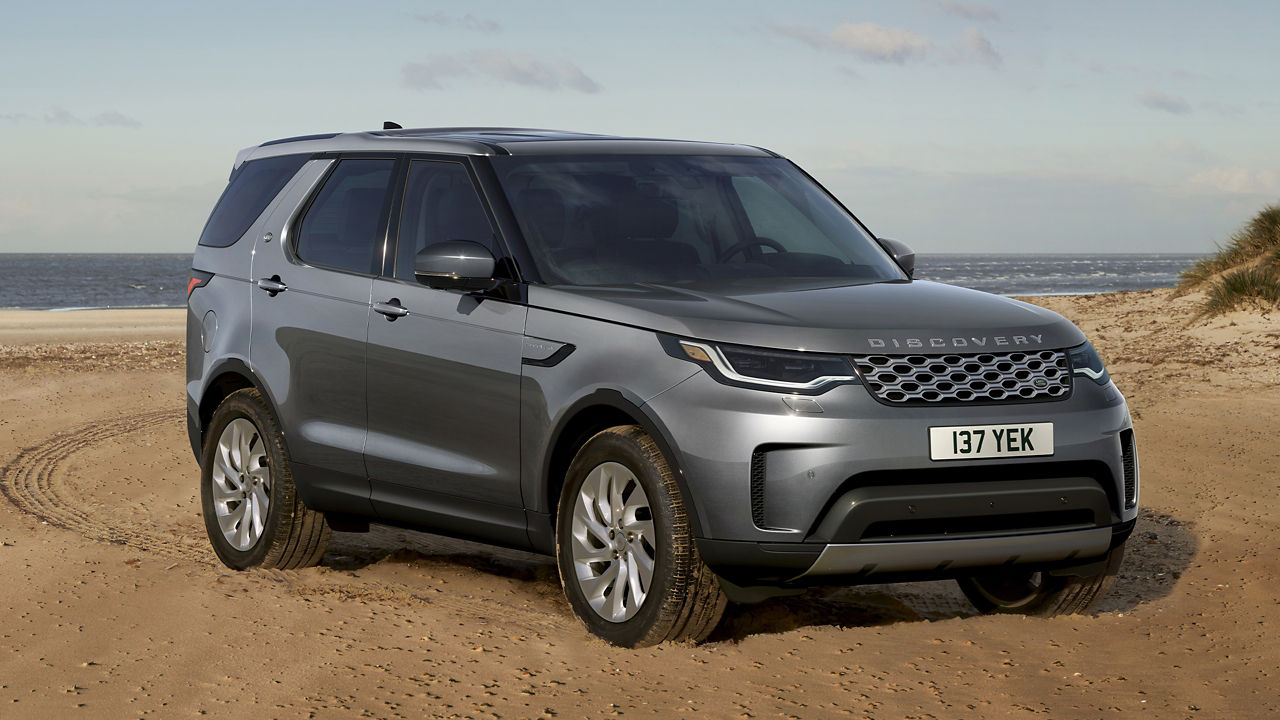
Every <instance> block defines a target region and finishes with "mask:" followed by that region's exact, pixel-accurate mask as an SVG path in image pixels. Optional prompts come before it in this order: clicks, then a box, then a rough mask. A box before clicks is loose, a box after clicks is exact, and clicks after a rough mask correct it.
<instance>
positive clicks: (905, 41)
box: [769, 23, 1004, 68]
mask: <svg viewBox="0 0 1280 720" xmlns="http://www.w3.org/2000/svg"><path fill="white" fill-rule="evenodd" d="M769 30H770V31H771V32H773V33H774V34H775V35H779V36H781V37H786V38H790V39H792V40H798V41H800V42H802V43H804V44H805V45H808V46H809V47H812V48H814V49H817V50H823V51H830V52H841V53H848V54H851V55H855V56H857V57H858V58H861V59H863V60H866V61H869V62H877V63H890V64H894V65H906V64H907V63H911V62H919V61H926V60H930V59H932V60H934V61H937V62H943V63H947V64H951V65H962V64H979V65H986V66H988V67H991V68H998V67H1000V66H1001V65H1002V64H1003V63H1004V60H1003V58H1001V57H1000V53H999V52H998V51H997V50H996V49H995V46H993V45H992V44H991V41H990V40H989V39H987V36H986V35H984V34H983V32H982V31H981V30H979V29H978V28H969V29H968V30H966V31H965V34H964V38H963V39H962V40H961V41H960V42H958V43H956V44H955V45H954V46H951V47H950V48H941V49H940V48H938V47H937V46H935V44H934V43H933V41H931V40H929V38H926V37H924V36H923V35H918V34H916V33H914V32H911V31H910V30H903V29H902V28H892V27H884V26H882V25H876V24H874V23H844V24H843V25H840V26H838V27H836V28H835V29H834V30H832V31H831V32H822V31H820V30H815V29H813V28H809V27H801V26H796V25H771V26H770V27H769Z"/></svg>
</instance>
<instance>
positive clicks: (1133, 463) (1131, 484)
mask: <svg viewBox="0 0 1280 720" xmlns="http://www.w3.org/2000/svg"><path fill="white" fill-rule="evenodd" d="M1120 460H1121V462H1123V463H1124V509H1125V510H1128V509H1130V508H1132V507H1133V506H1134V505H1136V504H1138V456H1137V453H1136V451H1135V450H1134V447H1133V430H1132V429H1129V430H1121V431H1120Z"/></svg>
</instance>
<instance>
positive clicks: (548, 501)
mask: <svg viewBox="0 0 1280 720" xmlns="http://www.w3.org/2000/svg"><path fill="white" fill-rule="evenodd" d="M615 425H639V426H640V428H641V429H643V430H644V431H645V433H647V434H648V435H649V437H651V438H653V441H654V442H655V443H657V445H658V449H659V450H661V451H662V456H663V457H664V458H665V459H666V461H667V464H668V465H670V466H671V472H672V474H673V475H675V478H676V484H677V485H678V486H679V487H680V493H681V495H682V496H683V497H684V501H685V505H686V507H687V508H688V510H689V511H690V512H689V524H690V530H692V532H693V534H694V535H695V536H700V535H701V534H702V533H701V528H702V523H701V520H700V509H699V508H698V506H697V503H696V501H695V500H694V498H693V496H692V495H691V493H690V492H689V487H688V482H687V479H686V478H685V475H684V470H683V468H682V463H681V459H680V455H679V454H678V452H677V451H676V445H675V443H674V442H672V440H671V435H670V433H669V432H668V430H667V428H666V426H665V425H664V424H663V423H662V421H661V420H659V419H658V418H657V416H655V415H654V414H653V413H652V412H651V411H650V410H649V409H648V408H647V407H645V406H644V405H643V404H639V403H636V402H633V401H632V400H630V399H629V398H627V397H626V396H625V395H623V394H622V393H621V392H619V391H617V390H608V389H602V390H596V391H595V392H593V393H590V394H589V395H586V396H584V397H582V398H579V399H578V401H577V402H575V403H573V405H571V406H570V407H569V409H568V410H567V411H565V412H564V414H563V415H562V417H561V420H560V422H559V423H558V424H557V425H556V427H555V429H554V430H553V431H552V433H551V441H550V442H549V443H548V445H547V447H548V450H547V451H546V453H545V454H544V456H543V460H542V466H541V469H540V473H539V477H540V479H541V488H540V492H539V495H538V498H539V499H540V501H541V502H543V503H545V505H544V506H543V507H544V508H545V510H546V512H547V516H548V518H549V519H550V520H551V526H552V527H553V528H554V526H555V514H556V510H557V508H558V507H559V501H560V491H561V489H562V488H563V487H564V476H565V473H566V471H568V469H569V464H570V463H571V462H573V458H574V456H575V455H577V453H578V450H579V449H580V448H581V447H582V446H583V444H585V443H586V441H587V440H589V439H590V438H591V437H592V436H593V435H595V434H596V433H598V432H600V431H601V430H604V429H606V428H610V427H614V426H615ZM539 509H541V508H539ZM553 542H554V541H553ZM548 550H552V551H553V550H554V547H552V548H548Z"/></svg>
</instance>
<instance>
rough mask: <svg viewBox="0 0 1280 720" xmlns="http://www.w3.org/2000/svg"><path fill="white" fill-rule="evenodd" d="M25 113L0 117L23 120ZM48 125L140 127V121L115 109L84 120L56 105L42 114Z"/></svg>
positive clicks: (25, 116)
mask: <svg viewBox="0 0 1280 720" xmlns="http://www.w3.org/2000/svg"><path fill="white" fill-rule="evenodd" d="M27 117H28V116H27V115H26V114H25V113H15V114H13V115H9V116H0V119H6V120H25V119H27ZM42 119H43V120H44V121H45V122H46V123H48V124H50V125H97V126H98V127H123V128H140V127H142V123H141V122H139V121H138V120H137V119H135V118H131V117H129V116H128V115H125V114H123V113H119V112H116V111H115V110H106V111H104V112H100V113H98V114H97V115H94V116H93V117H91V118H89V119H88V120H85V119H83V118H81V117H80V116H79V115H76V114H75V113H73V112H71V111H70V110H67V109H66V108H61V107H56V108H54V109H53V110H51V111H49V112H47V113H45V114H44V117H43V118H42Z"/></svg>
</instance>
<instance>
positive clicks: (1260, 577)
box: [0, 291, 1280, 719]
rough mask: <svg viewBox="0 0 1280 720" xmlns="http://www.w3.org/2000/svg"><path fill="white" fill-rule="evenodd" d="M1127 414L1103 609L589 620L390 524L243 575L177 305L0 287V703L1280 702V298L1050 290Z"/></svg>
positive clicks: (874, 610) (559, 707)
mask: <svg viewBox="0 0 1280 720" xmlns="http://www.w3.org/2000/svg"><path fill="white" fill-rule="evenodd" d="M1035 301H1036V302H1037V303H1040V304H1043V305H1046V306H1049V307H1052V308H1053V309H1055V310H1057V311H1059V312H1062V313H1064V314H1065V315H1067V316H1068V317H1070V318H1071V319H1072V320H1074V321H1076V322H1077V323H1079V324H1080V325H1081V326H1082V327H1083V328H1084V329H1085V330H1086V332H1088V333H1089V334H1090V336H1091V337H1092V338H1093V340H1094V343H1095V345H1096V346H1097V347H1098V349H1099V351H1100V352H1101V353H1102V355H1103V356H1104V358H1106V359H1107V360H1108V363H1109V367H1110V369H1111V372H1112V374H1113V376H1114V377H1115V378H1116V381H1117V383H1118V384H1119V385H1120V387H1121V389H1122V390H1123V391H1124V392H1125V394H1126V395H1127V396H1128V398H1129V401H1130V404H1131V407H1132V408H1133V412H1134V416H1135V425H1136V431H1137V436H1138V445H1139V452H1140V456H1141V463H1142V472H1143V488H1142V505H1143V511H1142V514H1141V516H1140V519H1139V524H1138V527H1137V529H1136V531H1135V533H1134V535H1133V538H1132V540H1131V542H1130V545H1129V553H1128V556H1127V558H1126V562H1125V565H1124V568H1123V569H1122V571H1121V577H1120V579H1119V582H1118V584H1117V589H1116V591H1115V592H1114V593H1113V594H1112V595H1111V596H1110V597H1109V598H1108V599H1107V600H1106V601H1105V603H1104V605H1103V608H1102V612H1100V613H1099V614H1098V615H1096V616H1092V617H1069V618H1056V619H1052V620H1031V619H1023V618H1014V617H980V616H976V615H975V614H974V613H973V611H972V609H971V608H970V607H969V606H968V605H967V604H966V603H965V601H964V599H963V598H962V596H960V595H959V593H958V592H957V591H956V590H955V589H954V585H952V584H950V583H945V582H944V583H919V584H912V585H901V586H892V585H885V586H866V587H860V588H851V589H841V590H829V591H813V592H810V593H808V594H806V595H804V596H800V597H793V598H787V599H780V600H774V601H770V602H767V603H764V604H762V605H756V606H742V607H731V608H730V610H729V612H728V614H727V616H726V618H725V621H724V623H723V624H722V626H721V627H720V628H719V629H718V630H717V631H716V633H715V634H714V635H713V636H712V638H711V640H710V641H709V642H707V643H704V644H702V645H699V646H687V645H666V646H660V647H656V648H649V649H645V650H638V651H626V650H620V649H617V648H613V647H610V646H608V645H606V644H604V643H603V642H601V641H599V640H596V639H594V638H592V637H590V636H588V635H587V634H586V632H585V631H584V630H583V628H582V627H581V626H580V625H579V624H578V622H577V621H576V620H575V619H574V618H573V616H572V614H571V613H570V612H569V609H568V607H567V605H566V604H565V602H564V600H563V598H562V597H561V595H560V589H559V584H558V580H557V578H556V573H555V567H554V565H553V564H552V562H551V561H550V560H549V559H547V558H542V557H539V556H535V555H529V554H525V553H519V552H513V551H506V550H498V549H494V548H490V547H487V546H482V545H476V544H472V543H466V542H460V541H456V540H451V539H447V538H442V537H438V536H434V535H428V534H423V533H412V532H406V531H401V530H391V529H385V528H380V529H376V530H375V532H373V533H370V534H367V535H355V534H338V535H337V536H336V538H335V541H334V543H333V545H332V546H331V548H330V552H329V554H328V555H327V556H326V558H325V562H324V564H323V565H322V566H321V567H317V568H312V569H309V570H304V571H299V572H287V573H286V572H274V571H273V572H265V571H250V572H245V573H235V572H232V571H229V570H227V569H225V568H224V567H222V566H221V565H219V564H218V562H217V560H216V558H215V557H214V556H213V553H212V551H211V550H210V549H209V547H208V544H207V541H206V540H205V538H204V530H203V525H202V522H201V519H200V516H199V512H200V505H199V501H198V490H197V484H196V482H197V476H198V469H197V467H196V464H195V462H194V460H193V459H192V457H191V452H190V449H189V448H188V446H187V441H186V433H185V427H184V420H183V415H182V413H183V407H184V404H183V403H184V401H183V378H182V343H181V340H182V335H183V315H182V312H181V311H167V310H155V311H86V312H68V313H34V312H0V488H2V489H3V493H4V501H3V502H0V543H2V544H0V567H3V568H4V575H3V579H4V582H3V583H0V717H4V718H6V719H8V718H27V717H32V718H34V717H65V716H75V714H76V713H80V714H82V715H83V716H84V717H123V716H144V715H145V716H152V717H164V718H167V717H182V716H189V715H194V714H209V715H215V716H229V715H231V714H233V713H237V714H243V713H246V712H248V713H252V714H253V715H254V716H260V717H321V718H324V717H354V716H361V717H366V716H367V717H422V716H428V717H498V718H517V717H574V718H576V717H603V716H614V715H620V716H628V717H632V716H641V717H652V716H660V717H672V716H683V717H717V718H719V717H728V718H737V717H742V718H752V717H760V718H764V717H782V718H786V717H797V718H813V717H843V716H852V717H865V718H960V717H963V718H977V717H982V718H1004V717H1024V716H1032V715H1037V714H1039V715H1043V716H1047V717H1052V718H1098V717H1109V716H1113V715H1115V716H1119V715H1121V714H1125V713H1134V712H1135V711H1146V712H1147V713H1148V714H1149V715H1150V716H1152V717H1172V718H1183V717H1221V718H1261V717H1275V716H1277V715H1280V633H1278V630H1280V602H1278V601H1277V597H1278V595H1277V591H1276V588H1277V587H1280V552H1278V550H1280V541H1277V539H1276V538H1277V537H1280V517H1278V516H1277V514H1276V512H1275V511H1274V507H1275V503H1276V497H1277V495H1278V494H1280V441H1277V439H1276V431H1275V428H1276V427H1277V424H1278V423H1277V420H1280V391H1278V390H1280V317H1276V316H1271V317H1262V316H1259V315H1257V314H1246V313H1236V314H1233V315H1230V316H1227V317H1224V318H1219V319H1217V320H1214V321H1212V322H1211V323H1207V324H1201V325H1195V326H1187V325H1186V320H1187V318H1189V317H1190V315H1191V306H1192V303H1194V298H1181V299H1177V300H1172V299H1170V297H1169V293H1168V291H1151V292H1140V293H1120V294H1115V295H1101V296H1092V297H1074V298H1037V299H1036V300H1035Z"/></svg>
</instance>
